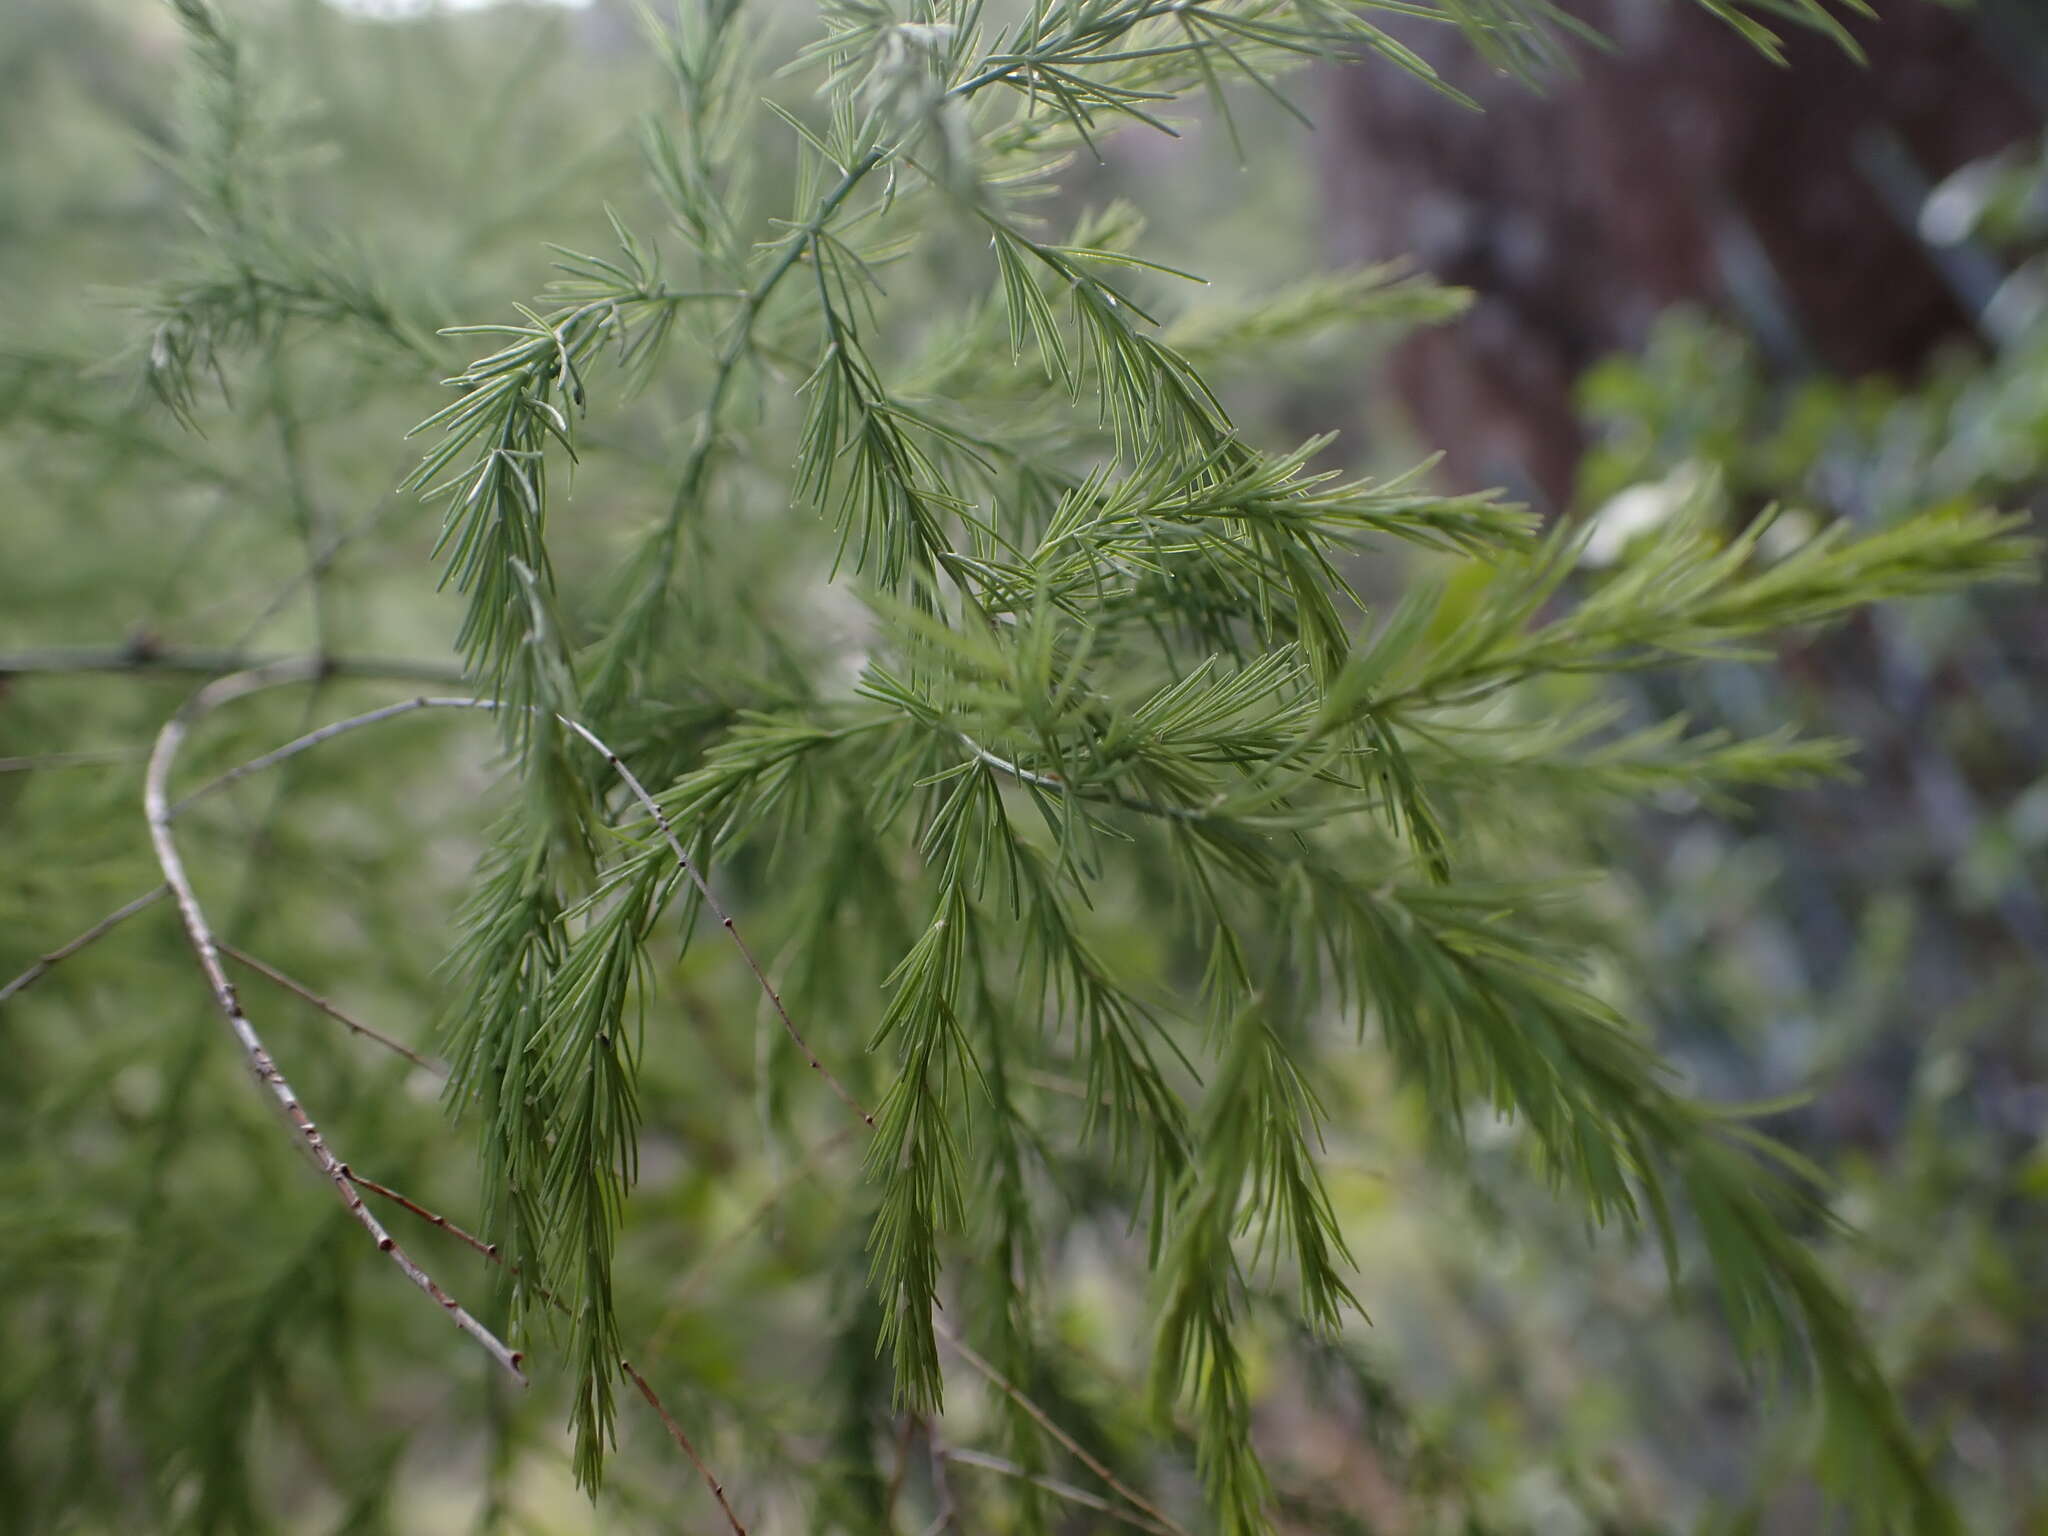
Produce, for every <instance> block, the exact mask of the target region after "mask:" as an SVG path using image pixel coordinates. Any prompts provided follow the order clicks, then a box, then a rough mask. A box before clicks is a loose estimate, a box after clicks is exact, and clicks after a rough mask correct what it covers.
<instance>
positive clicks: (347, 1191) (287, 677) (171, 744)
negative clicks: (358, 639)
mask: <svg viewBox="0 0 2048 1536" xmlns="http://www.w3.org/2000/svg"><path fill="white" fill-rule="evenodd" d="M325 673H326V668H325V664H324V663H322V662H321V661H320V660H318V659H317V658H315V659H311V660H308V659H303V658H295V659H292V660H288V661H281V662H276V663H273V664H271V665H269V666H265V667H258V668H256V669H254V670H252V671H248V672H240V673H235V674H233V675H232V676H229V677H224V678H220V679H218V680H217V681H215V682H212V683H209V684H208V685H207V686H206V687H204V688H202V689H200V690H199V692H198V693H197V694H195V695H194V696H193V697H192V699H191V700H190V701H189V702H187V703H186V705H185V706H184V707H183V708H182V709H180V710H179V711H178V712H177V713H176V714H174V715H172V716H171V718H170V719H169V720H167V721H165V722H164V726H163V729H162V730H161V731H159V732H158V733H157V738H156V746H155V748H154V750H152V751H151V753H150V755H149V767H148V769H147V771H146V772H145V773H144V775H143V792H142V803H143V815H144V818H145V819H146V820H147V822H148V823H149V835H150V841H151V842H152V843H153V844H154V845H155V848H156V856H157V863H158V864H159V865H160V866H161V867H162V869H163V872H164V884H165V885H167V886H168V887H170V891H171V895H172V897H173V898H174V899H175V900H176V901H177V904H178V912H179V915H180V916H181V917H182V918H183V919H184V924H185V933H186V936H187V937H188V938H189V939H190V940H191V944H192V949H193V952H194V954H196V955H197V956H198V958H199V966H200V969H201V970H202V971H203V972H205V974H206V979H207V983H208V985H209V987H210V988H211V990H212V993H213V999H214V1002H215V1004H216V1006H218V1008H219V1009H220V1012H221V1015H222V1016H223V1017H224V1018H225V1019H226V1020H227V1023H228V1028H229V1030H230V1031H232V1032H233V1034H234V1036H235V1039H236V1042H237V1043H238V1044H239V1045H240V1046H241V1048H242V1053H243V1055H244V1056H245V1057H246V1058H247V1060H248V1064H249V1068H250V1071H251V1072H253V1073H254V1074H255V1077H256V1080H257V1082H258V1083H260V1084H261V1085H262V1086H263V1087H264V1088H266V1089H268V1090H269V1092H270V1095H271V1097H272V1098H274V1099H275V1100H276V1101H277V1103H278V1106H279V1107H280V1108H281V1109H282V1110H283V1111H284V1113H285V1117H286V1119H288V1120H289V1121H290V1122H291V1125H292V1128H293V1129H294V1130H295V1131H297V1133H298V1135H299V1138H300V1140H301V1141H302V1143H303V1144H304V1145H305V1147H306V1149H307V1150H308V1151H309V1152H310V1153H311V1154H312V1157H313V1161H314V1162H315V1163H316V1164H318V1165H319V1168H320V1171H321V1172H322V1173H324V1174H326V1176H327V1179H328V1182H330V1183H331V1184H333V1186H334V1188H335V1191H336V1193H337V1194H339V1195H340V1196H341V1200H342V1204H343V1205H344V1206H346V1207H347V1208H348V1212H349V1215H350V1216H352V1217H353V1218H354V1219H355V1221H356V1223H357V1225H359V1226H361V1227H362V1228H363V1230H364V1231H365V1232H367V1233H369V1235H370V1238H371V1241H373V1242H374V1243H375V1244H376V1245H377V1248H378V1251H379V1252H381V1253H383V1254H385V1255H387V1256H388V1257H389V1258H390V1260H391V1262H392V1263H393V1264H395V1265H397V1267H398V1269H399V1271H400V1273H402V1274H403V1275H404V1276H405V1277H406V1279H408V1280H410V1281H411V1282H412V1283H413V1284H414V1285H415V1286H417V1287H418V1288H419V1289H420V1290H422V1291H424V1292H426V1294H427V1295H429V1296H431V1297H432V1298H433V1299H434V1301H435V1302H436V1303H437V1304H438V1305H439V1306H440V1307H441V1309H442V1310H443V1311H444V1312H446V1313H447V1314H448V1317H449V1319H450V1320H451V1321H452V1322H453V1323H454V1324H455V1326H456V1327H457V1328H459V1329H461V1330H462V1331H463V1332H464V1333H466V1334H468V1335H469V1336H470V1337H471V1338H473V1339H474V1340H476V1342H477V1343H478V1344H479V1345H481V1346H482V1347H483V1349H484V1350H485V1352H486V1353H488V1354H489V1355H490V1356H491V1358H492V1359H493V1360H495V1361H497V1362H498V1364H499V1365H501V1366H502V1367H504V1369H505V1370H506V1371H507V1372H509V1373H510V1374H511V1376H512V1377H513V1379H514V1380H516V1381H518V1382H519V1383H520V1384H521V1385H522V1386H523V1385H525V1383H526V1373H525V1372H524V1371H522V1370H521V1369H520V1362H521V1359H522V1357H521V1355H520V1354H519V1352H518V1351H517V1350H514V1349H512V1348H510V1347H509V1346H507V1345H506V1344H505V1343H504V1341H503V1340H501V1339H499V1338H498V1336H497V1335H496V1334H494V1333H492V1332H491V1330H490V1329H488V1328H486V1327H485V1326H484V1325H483V1324H482V1323H480V1322H478V1321H477V1319H476V1318H475V1317H473V1316H471V1315H470V1313H469V1312H468V1311H467V1310H466V1309H464V1308H463V1306H462V1305H461V1304H460V1303H459V1302H457V1301H456V1300H455V1298H454V1297H452V1296H450V1295H449V1294H448V1293H447V1292H446V1291H444V1290H443V1289H442V1288H441V1286H440V1285H439V1284H438V1283H437V1282H436V1281H435V1279H434V1278H433V1276H431V1275H429V1274H428V1273H427V1272H426V1271H425V1270H424V1269H422V1268H421V1267H420V1266H419V1264H418V1263H417V1262H415V1261H414V1260H413V1258H412V1257H411V1255H409V1254H407V1253H406V1251H405V1250H404V1249H403V1248H401V1247H399V1246H398V1243H397V1241H396V1240H395V1239H394V1238H393V1237H392V1236H391V1234H390V1233H389V1232H386V1231H385V1230H384V1226H383V1223H381V1222H380V1221H378V1220H377V1218H376V1217H375V1216H374V1215H373V1214H371V1212H370V1209H369V1207H368V1206H366V1205H365V1204H363V1197H362V1196H361V1195H359V1194H357V1193H356V1189H355V1185H354V1183H353V1181H352V1180H351V1179H350V1178H349V1176H348V1168H347V1165H346V1164H345V1163H344V1162H343V1161H342V1159H341V1158H340V1157H338V1156H337V1155H336V1154H335V1152H334V1150H333V1149H332V1148H331V1147H330V1146H328V1144H327V1141H326V1138H325V1137H323V1136H322V1135H321V1133H320V1130H319V1127H318V1126H316V1125H315V1124H314V1122H313V1119H312V1117H311V1116H310V1115H308V1114H307V1113H306V1109H305V1106H304V1105H303V1104H302V1103H300V1101H299V1096H298V1094H297V1093H296V1092H295V1091H294V1090H293V1089H292V1086H291V1084H290V1083H289V1082H288V1081H287V1080H286V1078H285V1076H284V1074H283V1073H282V1072H281V1071H279V1070H278V1066H277V1062H276V1060H275V1059H274V1058H273V1057H272V1056H271V1054H270V1052H269V1050H268V1048H266V1047H265V1045H264V1044H263V1039H262V1037H261V1036H260V1035H258V1034H257V1032H256V1028H255V1026H254V1025H253V1024H252V1023H250V1021H249V1016H248V1014H246V1013H245V1012H243V1010H242V1001H241V996H240V994H239V993H237V991H236V990H235V984H234V983H233V982H232V981H230V980H229V979H228V974H227V969H226V967H225V965H224V964H223V963H222V958H221V949H220V945H219V942H218V941H217V940H216V939H215V938H214V935H213V929H212V927H211V925H210V924H209V923H208V922H207V919H206V912H205V909H204V908H202V907H201V906H200V904H199V897H198V894H197V893H196V892H195V891H194V890H193V888H192V882H191V880H190V878H189V877H188V876H187V875H186V873H185V863H184V859H183V858H182V857H181V855H180V854H179V852H178V844H177V839H176V838H175V837H174V836H173V835H172V833H171V803H170V795H169V792H168V786H169V782H170V774H171V765H172V764H173V763H174V762H175V761H176V760H177V755H178V749H179V748H180V747H181V746H183V745H184V742H185V738H186V737H187V736H189V735H190V734H191V731H192V727H193V725H194V724H195V723H196V722H197V721H199V720H201V719H203V718H204V717H205V716H206V715H208V714H210V713H211V712H212V711H213V710H215V709H218V708H219V707H220V706H222V705H223V704H226V703H228V702H229V701H231V700H233V699H238V698H240V697H242V696H243V695H245V694H249V693H253V692H255V691H257V690H258V689H262V688H270V687H276V686H279V685H282V684H287V683H302V682H310V681H313V680H314V679H316V678H318V677H321V676H323V675H325Z"/></svg>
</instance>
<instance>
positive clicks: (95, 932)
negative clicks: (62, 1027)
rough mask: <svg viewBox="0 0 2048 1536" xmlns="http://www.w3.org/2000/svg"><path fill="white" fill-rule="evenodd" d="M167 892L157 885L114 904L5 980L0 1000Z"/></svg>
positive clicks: (153, 904) (109, 931) (22, 988)
mask: <svg viewBox="0 0 2048 1536" xmlns="http://www.w3.org/2000/svg"><path fill="white" fill-rule="evenodd" d="M170 893H171V889H170V887H169V886H167V885H160V886H158V887H157V888H156V889H155V890H153V891H144V892H143V893H142V894H141V895H140V896H138V897H136V898H135V899H134V900H133V901H131V902H129V903H128V904H127V905H126V906H122V907H116V908H115V909H114V910H113V911H111V912H109V913H108V914H107V915H106V916H105V917H103V918H101V919H100V920H99V921H98V922H96V923H94V924H93V925H92V926H91V927H90V928H88V929H86V930H85V932H83V933H81V934H80V935H79V936H78V937H77V938H75V939H73V940H72V941H71V942H70V943H68V944H61V945H59V946H58V947H57V948H55V949H53V950H51V951H50V952H49V953H48V954H47V955H44V956H42V957H41V958H40V959H38V960H37V961H36V963H35V964H34V965H31V966H30V967H29V968H28V969H27V970H25V971H23V972H22V973H21V974H20V975H19V976H17V977H15V978H14V980H12V981H10V982H8V983H7V985H6V986H4V987H0V1003H4V1002H6V1001H7V999H9V998H10V997H12V996H14V994H15V993H17V992H20V991H23V990H25V989H27V988H29V987H32V986H34V985H35V984H36V983H37V982H38V981H41V980H42V979H43V975H44V973H45V972H47V971H48V970H49V969H50V967H51V966H53V965H55V964H57V962H58V961H60V960H69V959H70V958H71V957H72V956H73V955H75V954H77V953H78V952H79V951H80V950H81V949H84V948H85V947H86V945H88V944H91V943H92V942H94V941H95V940H96V939H100V938H103V937H105V936H106V935H107V934H109V933H111V932H113V930H114V929H115V928H117V927H118V926H120V925H121V924H122V923H125V922H127V921H128V919H129V918H131V917H133V916H134V915H135V914H136V913H138V912H140V911H142V910H143V908H145V907H152V906H155V905H156V903H158V902H159V901H161V900H163V899H164V897H166V896H168V895H170Z"/></svg>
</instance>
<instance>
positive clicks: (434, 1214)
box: [341, 1163, 554, 1302]
mask: <svg viewBox="0 0 2048 1536" xmlns="http://www.w3.org/2000/svg"><path fill="white" fill-rule="evenodd" d="M341 1176H342V1177H343V1178H345V1179H347V1180H348V1181H349V1183H351V1184H353V1185H355V1186H356V1187H357V1188H359V1189H366V1190H368V1191H369V1192H370V1193H371V1194H373V1195H376V1196H377V1197H378V1198H379V1199H383V1200H389V1201H390V1202H391V1203H392V1204H393V1205H396V1206H400V1207H402V1208H404V1209H405V1210H408V1211H411V1212H412V1213H413V1215H415V1216H417V1217H419V1219H420V1220H421V1221H424V1222H425V1223H426V1224H427V1225H428V1226H430V1227H439V1228H440V1229H441V1230H442V1231H443V1232H446V1233H447V1234H448V1235H449V1236H450V1237H452V1238H455V1239H456V1240H457V1241H459V1242H463V1243H467V1244H468V1245H469V1246H470V1247H471V1248H474V1249H475V1250H476V1251H477V1252H478V1253H480V1254H482V1255H483V1256H484V1257H485V1258H487V1259H489V1260H490V1261H491V1262H492V1263H493V1264H504V1263H505V1259H504V1256H503V1255H502V1254H500V1253H499V1252H498V1245H497V1244H496V1243H487V1242H485V1241H484V1240H483V1239H482V1238H480V1237H478V1236H477V1235H476V1234H475V1233H474V1232H471V1231H469V1230H468V1229H467V1228H466V1227H458V1226H457V1225H456V1224H455V1223H454V1222H452V1221H450V1220H449V1219H448V1218H447V1217H446V1216H443V1215H441V1214H440V1212H438V1211H430V1210H428V1209H427V1208H426V1207H425V1206H424V1205H421V1204H420V1203H419V1202H418V1201H417V1200H413V1199H411V1198H409V1197H407V1196H405V1195H402V1194H400V1193H399V1192H398V1191H397V1190H395V1189H393V1188H391V1186H390V1185H388V1184H379V1183H378V1182H377V1181H376V1180H375V1179H366V1178H364V1177H363V1176H362V1175H361V1174H360V1173H357V1172H356V1171H355V1169H353V1168H351V1167H350V1166H349V1165H348V1164H347V1163H343V1164H342V1165H341ZM507 1267H508V1268H509V1269H510V1270H511V1271H512V1273H513V1274H515V1275H516V1274H518V1273H519V1266H518V1265H517V1264H512V1265H508V1266H507ZM548 1300H549V1301H550V1302H553V1301H554V1298H553V1297H552V1296H550V1297H548Z"/></svg>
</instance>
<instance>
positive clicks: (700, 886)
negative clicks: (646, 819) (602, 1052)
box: [562, 717, 875, 1130]
mask: <svg viewBox="0 0 2048 1536" xmlns="http://www.w3.org/2000/svg"><path fill="white" fill-rule="evenodd" d="M562 723H563V724H564V725H566V726H568V728H569V729H570V730H572V731H574V732H575V733H576V734H577V735H578V736H581V737H582V738H583V739H584V740H585V741H587V742H589V743H590V745H591V746H593V747H595V748H597V750H598V751H599V752H602V753H603V754H604V760H605V761H606V762H608V763H610V764H611V765H612V770H613V772H615V773H617V774H618V776H619V777H620V778H621V779H622V780H624V781H625V785H626V788H628V789H629V790H631V791H632V792H633V796H634V798H635V799H637V800H638V801H639V802H640V804H641V805H642V806H644V807H645V808H646V810H647V813H648V814H649V815H650V816H652V817H653V818H654V824H655V826H657V827H658V828H660V829H661V835H662V837H663V839H664V840H666V842H667V843H668V846H669V852H671V853H673V854H674V855H675V856H676V862H677V863H679V864H680V865H682V867H683V873H684V874H686V875H688V876H689V877H690V883H691V884H692V885H694V886H695V887H696V888H697V894H698V895H700V896H702V897H703V898H704V904H705V905H706V906H708V907H710V908H711V912H712V915H713V916H715V917H716V918H717V919H718V921H719V924H720V926H722V927H723V928H724V929H725V931H726V933H727V934H729V935H730V936H731V938H732V942H733V944H734V946H735V947H737V948H738V950H739V952H740V958H741V959H743V960H745V961H746V962H747V969H748V970H750V971H752V972H753V973H754V980H756V981H757V982H759V983H760V984H761V990H762V992H764V993H766V994H767V997H768V1001H769V1003H770V1004H771V1005H772V1006H773V1007H774V1009H775V1014H776V1017H777V1018H779V1019H781V1020H782V1027H783V1029H784V1030H785V1031H786V1032H787V1033H788V1035H789V1038H790V1039H791V1040H793V1041H794V1042H796V1048H797V1049H798V1050H799V1051H801V1052H803V1056H804V1060H805V1061H807V1062H809V1063H810V1066H811V1070H812V1071H813V1072H815V1073H817V1074H818V1075H819V1076H820V1077H822V1078H823V1079H824V1080H825V1083H826V1086H828V1087H829V1088H830V1089H831V1090H832V1091H833V1092H834V1093H835V1094H837V1095H838V1096H839V1101H840V1102H841V1103H842V1104H844V1105H845V1106H846V1107H847V1108H848V1109H850V1110H852V1111H853V1112H854V1113H855V1114H856V1115H859V1116H860V1118H861V1123H862V1124H863V1125H865V1126H867V1127H868V1128H869V1129H870V1130H872V1129H873V1128H874V1124H875V1117H874V1116H873V1115H871V1114H869V1113H868V1112H867V1110H865V1109H864V1108H862V1107H861V1102H860V1100H858V1099H856V1098H855V1097H854V1096H853V1095H852V1094H850V1093H848V1092H847V1091H846V1088H845V1085H844V1084H842V1083H841V1082H840V1081H839V1079H838V1078H836V1077H834V1076H833V1075H832V1073H831V1072H830V1071H828V1070H827V1069H826V1066H825V1064H824V1063H823V1062H822V1061H820V1060H818V1057H817V1053H816V1052H815V1051H813V1050H812V1049H811V1048H810V1046H809V1045H807V1044H806V1043H805V1042H804V1037H803V1036H802V1035H801V1034H800V1033H798V1031H797V1027H796V1021H795V1020H794V1019H792V1018H791V1017H790V1016H789V1009H788V1008H787V1007H785V1006H784V1005H783V1001H782V994H781V993H780V992H778V991H776V990H775V987H774V984H773V983H772V982H770V981H769V980H768V973H767V972H766V971H764V970H762V969H761V962H760V961H759V960H757V959H755V958H754V951H753V950H752V949H751V948H750V947H749V946H748V944H747V941H746V940H745V939H743V938H742V937H740V931H739V929H738V928H736V927H734V926H733V921H732V916H731V914H730V913H728V912H727V911H726V910H725V908H724V906H723V905H722V904H721V903H720V902H719V900H718V897H717V896H715V895H714V894H713V893H712V890H711V883H710V882H709V881H708V880H706V879H705V878H704V876H703V873H702V872H701V871H700V870H699V869H698V868H697V863H696V860H694V859H692V858H691V857H690V855H689V854H688V853H687V852H686V851H685V850H684V848H683V842H682V839H681V838H679V837H677V836H676V829H675V827H674V826H673V825H671V824H670V822H669V819H668V813H667V812H666V811H664V810H662V808H661V802H660V801H658V800H656V799H655V798H654V796H652V795H650V794H649V793H648V792H647V786H646V785H644V784H642V783H641V782H640V780H639V779H638V777H636V776H635V774H634V772H633V770H632V769H630V768H628V767H627V766H626V765H625V763H624V762H623V761H622V760H621V759H620V757H619V754H618V753H616V752H614V751H613V750H612V749H611V748H610V747H608V746H606V745H605V744H604V743H603V742H602V741H600V740H599V739H598V738H597V736H596V735H595V734H594V733H593V732H592V731H591V729H590V728H589V727H588V726H586V725H583V724H581V723H579V722H577V721H575V720H571V719H568V718H567V717H563V719H562Z"/></svg>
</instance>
